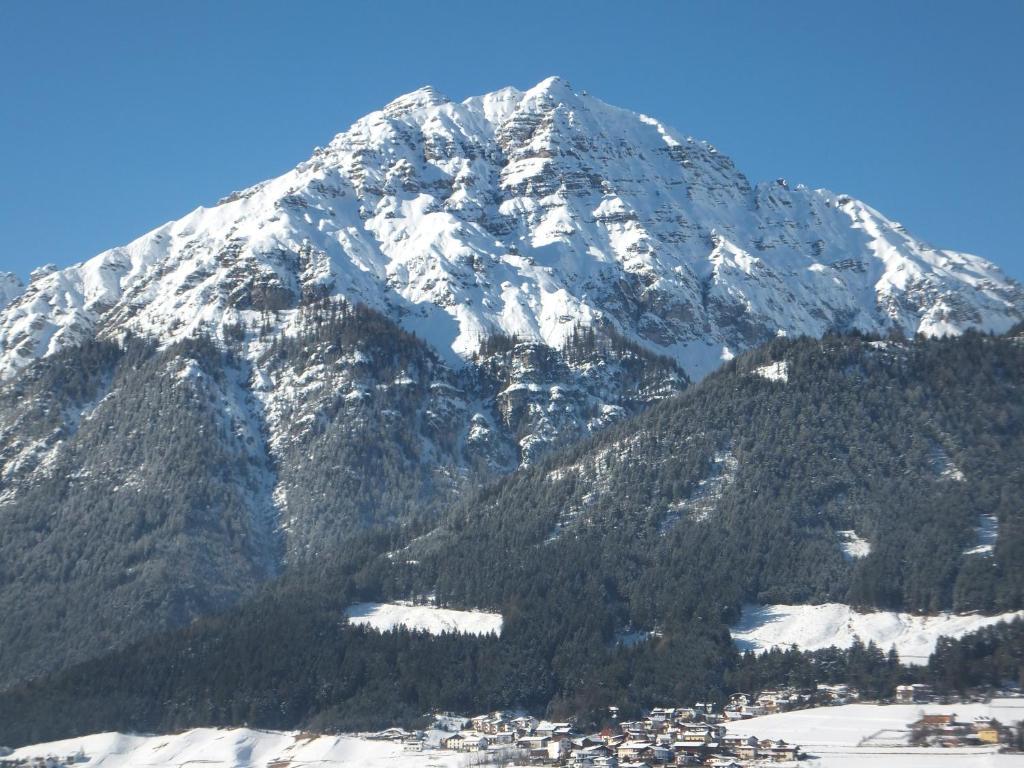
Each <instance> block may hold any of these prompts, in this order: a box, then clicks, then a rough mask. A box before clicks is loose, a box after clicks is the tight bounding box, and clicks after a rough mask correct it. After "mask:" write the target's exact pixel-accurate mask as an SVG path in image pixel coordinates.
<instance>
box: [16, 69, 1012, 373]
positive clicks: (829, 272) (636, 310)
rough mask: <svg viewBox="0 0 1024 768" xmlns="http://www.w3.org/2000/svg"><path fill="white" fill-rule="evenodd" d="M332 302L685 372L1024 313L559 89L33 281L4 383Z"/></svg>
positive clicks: (831, 209)
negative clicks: (639, 358)
mask: <svg viewBox="0 0 1024 768" xmlns="http://www.w3.org/2000/svg"><path fill="white" fill-rule="evenodd" d="M559 105H568V107H565V108H561V109H560V108H558V107H559ZM327 296H335V297H344V298H346V299H347V300H349V301H351V302H353V303H357V302H358V303H363V304H366V305H368V306H370V307H372V308H374V309H377V310H379V311H380V312H383V313H385V314H387V315H388V316H389V317H391V318H393V319H395V320H397V321H399V322H401V324H402V325H403V326H405V328H406V329H408V330H411V331H415V332H416V333H417V334H418V335H419V336H420V337H421V338H424V339H426V340H427V341H428V342H429V343H431V344H432V345H433V346H434V347H435V348H436V350H437V351H438V352H439V353H441V355H442V356H443V357H444V358H445V359H447V360H448V361H450V362H457V361H458V360H460V359H462V360H465V359H467V358H469V357H471V356H472V355H473V354H474V353H475V352H476V351H477V350H478V349H479V348H480V347H481V345H482V343H483V342H484V341H485V340H486V339H487V338H488V337H489V336H492V335H494V334H505V335H508V336H516V337H518V338H520V339H522V340H530V341H535V342H542V343H544V344H547V345H549V346H551V347H554V348H559V347H560V346H561V345H562V344H563V343H565V342H566V341H567V340H568V339H569V338H570V337H571V335H572V334H573V333H574V331H575V329H577V328H578V327H579V326H597V325H600V326H606V327H611V328H613V329H614V330H615V331H617V332H618V333H620V334H622V335H623V336H625V337H626V338H627V339H629V340H631V341H633V342H635V343H637V344H640V345H642V346H644V347H646V348H647V349H649V350H651V351H654V352H656V353H659V354H665V355H668V356H671V357H673V358H674V359H675V360H676V361H677V362H678V363H680V364H681V365H682V367H683V368H684V369H685V370H687V371H688V372H689V373H690V374H691V375H694V376H700V375H703V374H704V373H707V372H708V371H710V370H712V369H714V368H715V367H717V366H718V365H719V364H720V363H721V362H722V360H725V359H729V358H730V357H732V356H733V355H735V354H736V353H737V352H739V351H742V350H744V349H747V348H750V347H752V346H755V345H758V344H761V343H763V342H765V341H767V340H769V339H772V338H774V337H775V336H776V334H777V333H779V332H780V331H782V332H784V333H786V334H788V335H790V336H798V335H808V336H820V335H822V334H825V333H826V332H828V331H831V330H836V329H840V330H842V329H858V330H861V331H865V332H876V333H887V332H888V331H889V330H891V329H892V328H894V327H895V328H899V329H901V330H902V331H903V332H904V333H906V334H907V335H913V334H915V333H918V332H920V333H924V334H926V335H934V334H950V333H959V332H962V331H964V330H966V329H968V328H979V329H984V330H992V331H996V332H1001V331H1005V330H1006V329H1008V328H1009V327H1011V326H1012V325H1014V324H1015V323H1017V322H1019V321H1020V320H1021V319H1022V318H1024V290H1022V289H1021V286H1020V285H1019V284H1018V283H1016V282H1015V281H1013V280H1011V279H1009V278H1008V277H1006V275H1004V274H1003V273H1002V272H1001V271H1000V270H999V269H998V268H997V267H996V266H994V265H993V264H991V263H989V262H987V261H985V260H984V259H981V258H978V257H975V256H969V255H967V254H959V253H955V252H952V251H942V250H936V249H934V248H931V247H929V246H927V245H926V244H925V243H924V241H923V240H920V239H917V238H915V237H914V236H913V235H911V234H910V233H908V232H907V231H906V230H905V229H903V228H902V227H899V226H898V225H896V224H895V223H894V222H891V221H890V220H888V219H886V218H885V217H884V216H882V215H881V214H880V213H878V212H877V211H875V210H874V209H872V208H871V207H870V206H867V205H865V204H862V203H860V202H859V201H851V199H850V198H846V197H843V196H840V197H836V196H835V195H833V194H832V193H828V192H824V191H819V190H812V189H808V188H807V187H804V186H803V185H798V184H790V183H788V182H779V181H776V182H770V183H764V184H757V185H754V186H751V184H750V183H749V182H748V181H747V179H746V178H745V177H744V176H743V174H742V173H741V172H740V171H739V170H738V169H737V168H736V167H735V166H734V165H733V163H732V161H731V160H730V159H729V158H728V157H726V156H725V155H723V154H721V153H719V152H717V151H716V150H715V149H714V148H713V147H711V145H709V144H706V143H705V142H702V141H694V140H690V139H687V138H683V137H682V136H681V135H680V134H677V133H675V132H674V131H672V130H671V129H670V128H668V127H667V126H665V125H663V124H662V123H660V122H659V121H657V120H656V119H654V118H650V117H646V116H643V115H639V114H636V113H634V112H630V111H628V110H623V109H618V108H615V107H613V106H610V105H605V104H604V103H603V102H600V101H598V100H597V99H590V98H589V97H586V96H582V95H580V94H577V93H576V92H575V91H574V90H573V89H572V86H571V85H570V84H569V83H568V82H567V81H566V80H564V79H563V78H559V77H549V78H547V79H545V80H543V81H541V82H540V83H538V84H537V85H535V86H534V87H532V88H530V89H529V90H528V91H525V92H520V91H517V90H516V89H513V88H506V89H502V90H498V91H494V92H492V93H489V94H485V95H483V96H478V97H472V98H469V99H466V100H465V101H463V102H461V103H460V104H452V103H450V102H449V100H448V98H447V97H445V96H444V95H442V94H440V93H439V92H438V91H436V90H435V89H434V88H431V87H429V86H427V87H424V88H420V89H418V90H416V91H413V92H412V93H408V94H405V95H403V96H400V97H399V98H397V99H395V100H394V101H392V102H391V103H390V104H388V105H387V106H386V107H385V108H384V109H383V110H381V111H378V112H374V113H371V114H370V115H368V116H367V117H366V118H363V119H362V120H360V121H357V122H356V124H355V125H354V126H353V128H352V129H350V130H349V131H347V132H345V133H342V134H339V135H338V136H336V137H335V138H334V140H333V141H332V142H331V144H330V145H329V149H328V150H327V151H326V152H318V153H315V155H314V158H313V159H312V160H311V161H307V162H303V163H301V164H299V165H298V166H297V167H296V168H295V169H293V170H292V171H290V172H288V173H286V174H284V175H282V176H281V177H279V178H277V179H273V180H270V181H267V182H263V183H261V184H257V185H255V186H253V187H250V188H249V189H247V190H243V191H242V192H239V193H237V194H235V195H232V196H231V197H229V198H226V200H225V201H224V204H222V205H219V206H218V207H216V208H212V209H198V210H196V211H194V212H193V213H191V214H189V215H188V216H185V217H183V218H182V219H180V220H179V221H177V222H171V223H170V224H167V225H165V226H163V227H160V228H158V229H155V230H153V231H152V232H150V233H148V234H146V235H143V236H142V237H140V238H138V239H137V240H135V241H133V242H131V243H129V244H128V245H126V246H123V247H121V248H114V249H112V250H110V251H107V252H105V253H103V254H100V256H98V257H95V258H94V259H92V260H91V261H89V262H86V263H85V264H82V265H77V266H74V267H69V268H67V269H65V270H60V271H58V272H56V273H52V274H48V275H47V276H46V277H45V278H43V279H37V280H33V281H31V282H30V284H29V286H28V287H27V288H26V289H25V290H24V292H21V295H20V296H18V298H14V299H13V300H12V301H10V303H9V304H8V306H7V307H6V308H5V309H3V310H2V311H0V376H10V375H13V374H14V372H16V371H17V370H18V369H19V368H21V367H23V366H24V365H27V364H28V363H30V362H31V361H32V360H33V359H35V358H37V357H41V356H43V355H47V354H50V353H52V352H55V351H57V350H59V349H61V348H62V347H64V346H67V345H70V344H78V343H80V342H81V341H82V340H83V339H86V338H91V337H94V336H100V337H113V338H120V337H121V336H123V335H124V334H125V333H129V332H130V333H134V334H137V335H142V336H149V337H155V338H158V339H161V340H164V341H172V340H175V339H179V338H183V337H186V336H188V335H190V334H195V333H197V332H208V333H210V334H212V335H214V336H217V337H224V336H225V330H224V329H225V328H228V327H230V328H232V329H237V328H239V327H241V328H243V330H244V329H246V328H248V329H257V328H258V329H260V332H261V333H263V332H264V329H265V331H266V332H271V333H280V334H287V333H289V332H290V329H291V328H292V326H293V324H294V322H296V320H295V318H296V316H297V314H298V312H299V310H300V308H301V307H302V306H303V305H304V304H306V303H308V302H309V301H311V300H314V299H317V298H323V297H327ZM270 326H273V327H270ZM232 333H233V334H234V335H235V336H237V335H238V331H237V330H232Z"/></svg>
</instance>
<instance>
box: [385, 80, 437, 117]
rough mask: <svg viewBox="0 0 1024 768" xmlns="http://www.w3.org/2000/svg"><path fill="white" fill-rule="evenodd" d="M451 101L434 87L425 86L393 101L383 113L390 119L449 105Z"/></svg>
mask: <svg viewBox="0 0 1024 768" xmlns="http://www.w3.org/2000/svg"><path fill="white" fill-rule="evenodd" d="M450 101H451V99H449V98H448V97H447V96H445V95H444V94H443V93H441V92H440V91H438V90H437V89H436V88H434V87H433V86H432V85H424V86H423V87H422V88H417V89H416V90H415V91H411V92H410V93H406V94H403V95H401V96H399V97H398V98H397V99H393V100H392V101H391V102H389V103H388V105H387V106H385V107H384V109H383V110H382V111H383V112H384V114H385V115H387V116H388V117H401V116H403V115H407V114H409V113H410V112H414V111H416V110H419V109H425V108H427V107H437V106H440V105H441V104H448V103H449V102H450Z"/></svg>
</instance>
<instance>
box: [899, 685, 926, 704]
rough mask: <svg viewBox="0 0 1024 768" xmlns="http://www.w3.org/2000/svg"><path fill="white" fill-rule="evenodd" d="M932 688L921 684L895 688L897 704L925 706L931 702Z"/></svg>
mask: <svg viewBox="0 0 1024 768" xmlns="http://www.w3.org/2000/svg"><path fill="white" fill-rule="evenodd" d="M931 698H932V687H931V686H930V685H924V684H923V683H915V684H914V685H897V686H896V703H897V704H926V703H928V702H929V701H931Z"/></svg>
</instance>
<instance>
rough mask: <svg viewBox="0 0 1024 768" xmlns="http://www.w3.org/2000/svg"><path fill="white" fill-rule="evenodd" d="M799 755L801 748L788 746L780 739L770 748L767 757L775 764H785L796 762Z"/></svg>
mask: <svg viewBox="0 0 1024 768" xmlns="http://www.w3.org/2000/svg"><path fill="white" fill-rule="evenodd" d="M799 754H800V747H798V746H796V745H795V744H787V743H786V742H784V741H782V740H781V739H780V740H779V741H777V742H775V743H774V744H773V745H772V746H771V747H769V748H768V750H767V755H766V756H767V757H769V758H771V760H772V761H773V762H776V763H783V762H789V761H793V760H796V759H797V756H798V755H799Z"/></svg>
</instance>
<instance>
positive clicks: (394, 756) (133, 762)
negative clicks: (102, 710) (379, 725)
mask: <svg viewBox="0 0 1024 768" xmlns="http://www.w3.org/2000/svg"><path fill="white" fill-rule="evenodd" d="M79 751H81V752H82V753H84V755H85V757H86V758H87V759H86V761H85V762H81V763H77V765H81V766H84V767H85V768H94V767H99V766H102V768H135V767H136V766H149V767H150V768H180V767H181V766H186V765H189V766H194V765H202V766H208V768H243V767H244V768H270V766H273V767H274V768H287V766H303V767H304V768H319V767H320V766H331V767H332V768H344V766H351V767H352V768H356V767H358V768H426V767H427V766H431V767H432V768H447V766H460V765H467V764H469V763H468V761H467V758H466V756H465V755H462V756H459V755H456V754H453V753H451V752H422V753H420V752H407V751H404V750H403V748H402V745H401V744H396V743H394V742H387V741H371V740H369V739H365V738H360V737H357V736H316V735H308V734H299V733H281V732H275V731H254V730H249V729H247V728H237V729H232V730H219V729H213V728H197V729H194V730H191V731H185V732H184V733H178V734H173V735H168V736H134V735H125V734H121V733H100V734H95V735H92V736H83V737H81V738H74V739H65V740H63V741H55V742H49V743H46V744H37V745H34V746H29V747H22V748H21V749H18V750H15V752H14V754H13V755H12V756H11V759H19V758H31V757H46V756H48V755H52V756H56V757H59V758H65V757H68V756H72V755H76V754H78V753H79Z"/></svg>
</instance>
